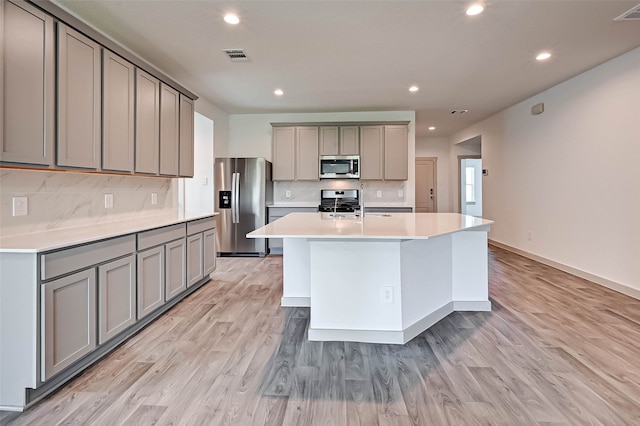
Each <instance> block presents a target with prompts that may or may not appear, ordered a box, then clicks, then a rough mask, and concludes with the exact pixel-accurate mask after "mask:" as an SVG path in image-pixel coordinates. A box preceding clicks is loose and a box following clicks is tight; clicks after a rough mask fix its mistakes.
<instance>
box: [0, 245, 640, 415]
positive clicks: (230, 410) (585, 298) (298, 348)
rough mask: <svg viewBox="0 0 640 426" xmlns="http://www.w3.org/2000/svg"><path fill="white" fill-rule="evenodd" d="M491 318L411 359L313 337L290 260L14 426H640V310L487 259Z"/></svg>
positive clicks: (229, 276) (220, 296)
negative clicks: (288, 279)
mask: <svg viewBox="0 0 640 426" xmlns="http://www.w3.org/2000/svg"><path fill="white" fill-rule="evenodd" d="M489 262H490V296H491V300H492V302H493V311H492V312H484V313H472V312H465V313H454V314H452V315H450V316H448V317H447V318H445V319H444V320H442V321H441V322H439V323H438V324H436V325H435V326H433V327H432V328H431V329H429V330H427V331H426V332H424V333H423V334H421V335H420V336H418V337H416V338H415V339H413V340H412V341H411V342H409V343H408V344H406V345H404V346H398V345H378V344H361V343H352V342H324V343H321V342H310V341H308V340H307V328H308V324H309V311H308V309H303V308H281V307H280V306H279V301H280V296H281V287H282V258H281V257H267V258H264V259H257V258H222V259H219V264H218V269H217V271H216V273H215V274H214V278H213V281H212V282H210V283H209V284H207V285H206V286H204V287H203V288H201V289H200V290H198V291H197V292H196V293H194V294H193V295H192V296H190V297H188V298H187V299H185V300H184V301H183V302H181V303H180V304H179V305H177V306H176V307H175V308H174V309H172V310H171V311H169V312H168V313H167V314H166V315H165V316H164V317H162V318H160V319H159V320H158V321H156V322H155V323H153V324H152V325H150V326H149V327H147V328H146V329H144V330H143V331H142V332H141V333H139V334H138V335H136V336H135V337H134V338H133V339H131V340H130V341H128V342H126V343H125V344H123V345H122V346H120V347H119V348H117V349H116V350H115V351H114V352H112V353H111V354H110V355H109V356H108V357H107V358H106V359H104V360H103V361H101V362H100V363H98V364H96V365H95V366H93V367H92V368H90V369H89V370H87V371H86V372H85V373H84V374H82V375H81V376H79V377H77V378H76V379H75V380H73V381H72V382H70V383H69V384H67V385H66V386H65V387H64V388H63V389H61V390H60V391H59V392H57V393H55V394H54V395H52V396H50V397H49V398H47V399H45V400H43V401H42V402H40V403H39V404H37V405H36V406H34V407H32V408H31V409H29V410H28V411H26V412H24V413H22V414H16V413H7V412H3V413H2V414H1V416H0V422H1V423H2V424H11V425H56V424H83V425H134V424H135V425H151V424H159V425H368V426H370V425H472V424H473V425H475V424H483V425H484V424H486V425H489V424H490V425H536V424H539V425H563V424H565V425H568V424H571V425H584V424H602V425H637V424H640V301H638V300H635V299H632V298H630V297H627V296H624V295H622V294H619V293H616V292H614V291H611V290H608V289H606V288H603V287H600V286H598V285H595V284H592V283H589V282H587V281H584V280H582V279H580V278H577V277H574V276H571V275H568V274H566V273H563V272H561V271H558V270H555V269H553V268H550V267H547V266H544V265H541V264H539V263H536V262H534V261H532V260H529V259H526V258H523V257H520V256H518V255H515V254H512V253H509V252H507V251H504V250H501V249H498V248H493V247H492V248H491V249H490V260H489Z"/></svg>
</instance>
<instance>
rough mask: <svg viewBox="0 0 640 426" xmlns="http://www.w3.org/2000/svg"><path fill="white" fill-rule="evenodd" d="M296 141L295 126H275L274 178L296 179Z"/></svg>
mask: <svg viewBox="0 0 640 426" xmlns="http://www.w3.org/2000/svg"><path fill="white" fill-rule="evenodd" d="M295 141H296V129H295V127H274V128H273V147H272V148H273V152H272V156H273V166H272V167H273V168H272V178H273V180H294V179H295V158H296V156H295V151H296V148H295V147H296V142H295ZM316 167H317V166H316Z"/></svg>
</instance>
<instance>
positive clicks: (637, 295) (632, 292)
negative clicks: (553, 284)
mask: <svg viewBox="0 0 640 426" xmlns="http://www.w3.org/2000/svg"><path fill="white" fill-rule="evenodd" d="M489 244H490V245H492V246H495V247H498V248H501V249H504V250H507V251H510V252H512V253H515V254H519V255H520V256H523V257H526V258H527V259H531V260H535V261H536V262H540V263H542V264H544V265H547V266H551V267H552V268H556V269H559V270H561V271H563V272H566V273H568V274H571V275H575V276H576V277H579V278H584V279H585V280H587V281H591V282H592V283H594V284H598V285H601V286H603V287H607V288H609V289H611V290H614V291H617V292H618V293H622V294H626V295H627V296H630V297H633V298H634V299H638V300H640V290H638V289H635V288H633V287H629V286H627V285H624V284H621V283H618V282H615V281H611V280H608V279H606V278H602V277H600V276H598V275H594V274H590V273H589V272H585V271H582V270H580V269H576V268H574V267H572V266H568V265H565V264H563V263H560V262H556V261H555V260H551V259H547V258H546V257H542V256H538V255H537V254H533V253H529V252H528V251H524V250H520V249H518V248H515V247H511V246H509V245H507V244H503V243H499V242H498V241H494V240H489Z"/></svg>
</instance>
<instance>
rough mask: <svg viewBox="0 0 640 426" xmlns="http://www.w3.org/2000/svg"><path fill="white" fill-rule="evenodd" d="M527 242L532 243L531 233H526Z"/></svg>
mask: <svg viewBox="0 0 640 426" xmlns="http://www.w3.org/2000/svg"><path fill="white" fill-rule="evenodd" d="M527 240H529V241H533V234H532V233H531V231H529V232H527Z"/></svg>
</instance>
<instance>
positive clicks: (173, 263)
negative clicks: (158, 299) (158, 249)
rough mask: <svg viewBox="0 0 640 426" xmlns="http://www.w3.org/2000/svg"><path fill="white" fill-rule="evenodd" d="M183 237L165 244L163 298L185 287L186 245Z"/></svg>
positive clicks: (175, 293)
mask: <svg viewBox="0 0 640 426" xmlns="http://www.w3.org/2000/svg"><path fill="white" fill-rule="evenodd" d="M185 241H186V240H185V239H184V238H182V239H180V240H177V241H174V242H171V243H168V244H165V246H164V247H165V255H166V285H165V300H169V299H172V298H174V297H176V296H177V295H179V294H180V293H182V292H183V291H184V290H186V289H187V246H186V243H185Z"/></svg>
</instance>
